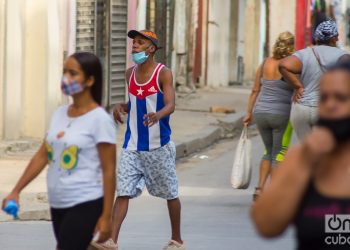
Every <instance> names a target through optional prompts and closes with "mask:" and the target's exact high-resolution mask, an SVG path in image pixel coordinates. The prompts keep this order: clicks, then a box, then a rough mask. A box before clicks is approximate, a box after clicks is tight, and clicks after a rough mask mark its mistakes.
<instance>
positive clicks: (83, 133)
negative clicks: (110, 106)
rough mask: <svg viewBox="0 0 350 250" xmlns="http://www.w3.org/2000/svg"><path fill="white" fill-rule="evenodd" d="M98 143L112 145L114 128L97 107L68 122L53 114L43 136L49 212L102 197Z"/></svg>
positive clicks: (62, 112) (61, 113)
mask: <svg viewBox="0 0 350 250" xmlns="http://www.w3.org/2000/svg"><path fill="white" fill-rule="evenodd" d="M99 143H110V144H115V143H116V127H115V125H114V122H113V120H112V118H111V117H110V116H109V115H108V113H107V112H106V111H105V110H104V109H103V108H101V107H98V108H95V109H93V110H91V111H90V112H88V113H86V114H84V115H82V116H79V117H76V118H72V117H69V116H68V106H62V107H60V108H58V109H57V110H56V112H55V113H54V114H53V116H52V119H51V124H50V127H49V130H48V132H47V137H46V148H47V151H48V159H49V169H48V174H47V185H48V196H49V202H50V206H51V207H53V208H68V207H72V206H74V205H77V204H80V203H83V202H87V201H91V200H95V199H98V198H101V197H102V196H103V180H102V166H101V161H100V157H99V154H98V150H97V144H99Z"/></svg>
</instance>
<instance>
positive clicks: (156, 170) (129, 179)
mask: <svg viewBox="0 0 350 250" xmlns="http://www.w3.org/2000/svg"><path fill="white" fill-rule="evenodd" d="M175 158H176V148H175V144H174V143H173V142H169V143H168V144H166V145H165V146H163V147H160V148H157V149H154V150H151V151H133V150H127V149H123V151H122V153H121V157H120V162H119V165H118V169H117V195H118V197H121V196H128V197H130V198H135V197H137V196H139V195H141V193H142V191H143V189H144V188H145V186H146V187H147V190H148V192H149V193H150V194H151V195H152V196H155V197H159V198H163V199H166V200H173V199H176V198H178V180H177V176H176V165H175Z"/></svg>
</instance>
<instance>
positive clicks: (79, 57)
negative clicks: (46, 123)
mask: <svg viewBox="0 0 350 250" xmlns="http://www.w3.org/2000/svg"><path fill="white" fill-rule="evenodd" d="M102 83H103V81H102V66H101V63H100V61H99V59H98V58H97V57H96V56H95V55H93V54H91V53H86V52H81V53H75V54H73V55H72V56H70V57H69V58H68V59H67V61H66V62H65V64H64V70H63V78H62V83H61V88H62V91H63V93H64V94H66V95H69V96H72V98H73V104H72V105H65V106H61V107H59V108H58V109H57V110H56V112H55V113H54V114H53V116H52V119H51V124H50V127H49V129H48V131H47V134H46V138H45V140H44V142H43V144H42V145H41V147H40V149H39V151H38V152H37V153H36V154H35V155H34V157H33V158H32V160H31V161H30V163H29V165H28V166H27V168H26V170H25V171H24V173H23V175H22V177H21V178H20V179H19V181H18V182H17V184H16V186H15V187H14V189H13V190H12V192H11V193H10V194H9V195H8V196H7V197H6V198H5V199H4V201H3V205H2V206H3V207H5V206H6V204H7V203H8V202H9V201H10V200H15V201H16V202H17V203H18V201H19V194H20V192H21V191H22V190H23V188H24V187H26V186H27V185H28V184H29V183H30V182H31V181H32V180H33V179H34V178H35V177H36V176H38V174H39V173H40V172H41V171H42V170H43V169H44V168H45V166H46V165H47V164H49V168H48V173H47V185H48V196H49V203H50V207H51V218H52V224H53V230H54V234H55V237H56V240H57V249H59V250H86V249H87V247H88V245H89V243H90V241H91V240H92V238H93V233H94V230H95V229H96V231H98V232H99V241H101V242H103V241H106V240H107V239H108V238H109V237H110V234H111V213H112V206H113V200H114V190H115V165H116V164H115V162H116V146H115V141H116V130H115V125H114V122H113V120H112V118H111V117H110V116H109V115H108V114H107V112H106V111H105V110H104V109H103V108H102V107H100V105H101V99H102V90H103V86H102Z"/></svg>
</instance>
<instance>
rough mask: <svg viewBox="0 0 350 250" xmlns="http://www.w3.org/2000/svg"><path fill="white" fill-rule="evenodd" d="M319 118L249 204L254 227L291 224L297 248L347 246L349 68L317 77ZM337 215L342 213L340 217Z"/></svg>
mask: <svg viewBox="0 0 350 250" xmlns="http://www.w3.org/2000/svg"><path fill="white" fill-rule="evenodd" d="M318 108H319V109H318V110H319V117H320V118H319V120H318V122H317V125H316V126H315V127H314V128H313V130H312V132H311V133H310V134H308V135H307V136H306V137H305V138H304V140H303V141H302V143H301V144H300V145H296V146H294V147H292V148H290V149H289V150H288V152H287V154H286V157H285V160H284V161H283V163H281V166H280V167H279V168H278V169H277V170H276V172H275V173H274V176H273V178H272V180H271V183H270V184H269V185H268V187H266V189H265V191H264V192H263V193H262V195H261V197H260V198H259V199H258V200H257V202H256V203H254V204H253V207H252V217H253V221H254V222H255V225H256V227H257V229H258V231H259V232H260V233H261V234H262V235H264V236H265V237H275V236H278V235H280V234H282V233H283V232H284V231H285V229H286V228H287V227H288V226H289V225H292V224H294V225H295V228H296V238H297V242H298V248H297V249H299V250H310V249H313V250H327V249H331V250H338V249H349V240H346V239H349V230H348V229H349V227H348V222H349V219H348V216H347V217H346V216H345V215H348V214H349V212H350V211H349V209H350V174H349V173H350V154H349V151H350V130H349V128H350V67H349V65H348V64H345V65H337V66H334V67H333V68H331V69H329V71H328V72H327V73H325V74H324V75H323V76H322V78H321V82H320V101H319V106H318ZM339 215H341V216H339Z"/></svg>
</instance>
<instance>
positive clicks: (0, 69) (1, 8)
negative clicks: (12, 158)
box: [0, 0, 5, 140]
mask: <svg viewBox="0 0 350 250" xmlns="http://www.w3.org/2000/svg"><path fill="white" fill-rule="evenodd" d="M4 42H5V0H0V140H1V138H2V137H3V129H4V126H3V121H4V117H3V87H4V58H5V55H4V52H5V50H4V46H5V44H4Z"/></svg>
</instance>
